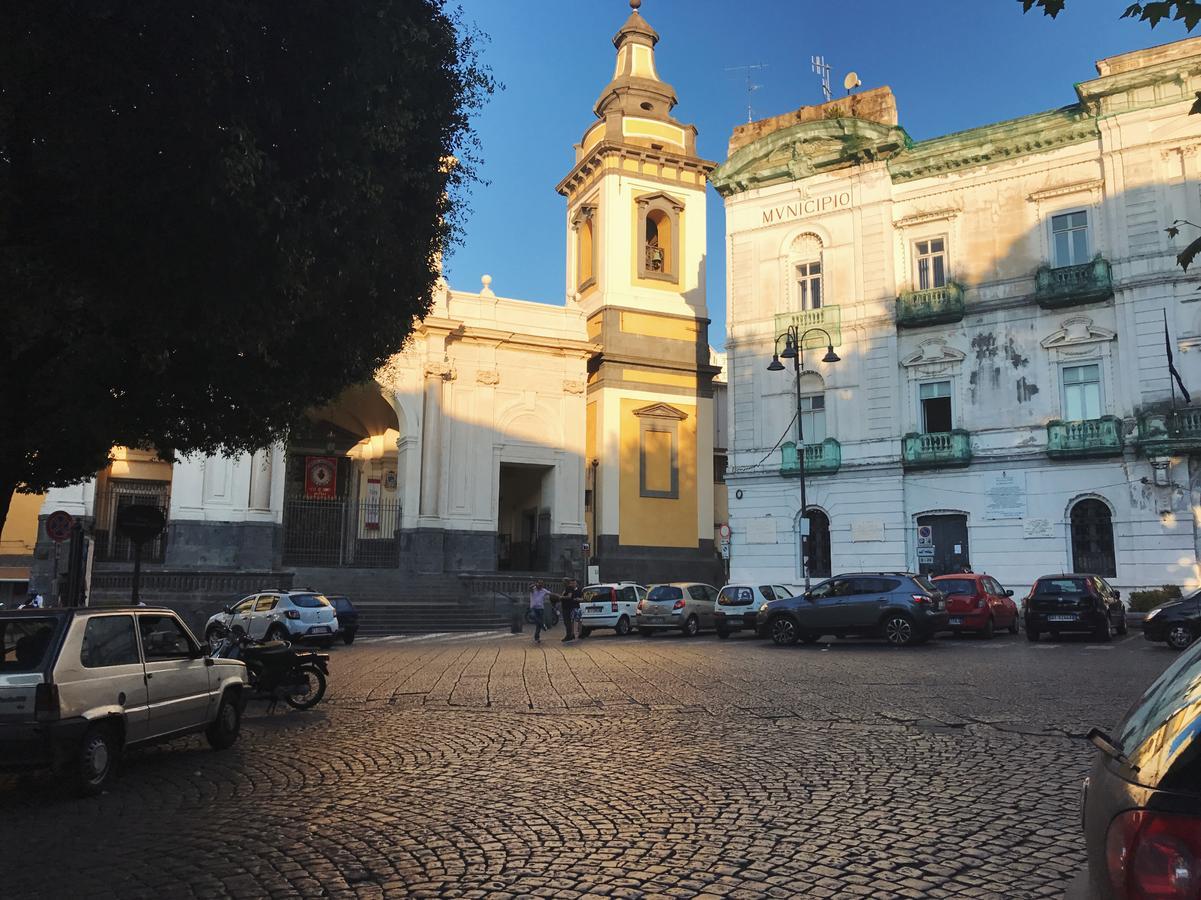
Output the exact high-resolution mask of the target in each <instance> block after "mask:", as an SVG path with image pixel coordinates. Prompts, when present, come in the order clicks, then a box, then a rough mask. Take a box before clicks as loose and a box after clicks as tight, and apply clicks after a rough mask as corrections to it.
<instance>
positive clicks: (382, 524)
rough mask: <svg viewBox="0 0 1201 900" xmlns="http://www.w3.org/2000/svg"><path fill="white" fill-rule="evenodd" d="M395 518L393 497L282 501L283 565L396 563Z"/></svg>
mask: <svg viewBox="0 0 1201 900" xmlns="http://www.w3.org/2000/svg"><path fill="white" fill-rule="evenodd" d="M400 519H401V506H400V503H399V502H396V501H382V500H381V501H370V500H367V501H359V502H352V501H350V500H300V499H293V500H285V501H284V545H283V562H284V565H289V566H354V567H357V568H376V569H382V568H391V567H394V566H398V565H399V564H400V551H399V544H398V539H397V535H398V533H399V531H400Z"/></svg>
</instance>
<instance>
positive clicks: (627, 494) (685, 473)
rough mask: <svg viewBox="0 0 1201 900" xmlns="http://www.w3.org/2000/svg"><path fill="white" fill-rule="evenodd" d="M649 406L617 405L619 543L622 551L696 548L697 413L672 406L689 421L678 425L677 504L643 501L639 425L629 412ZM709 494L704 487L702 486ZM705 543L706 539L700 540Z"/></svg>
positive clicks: (627, 402) (637, 402)
mask: <svg viewBox="0 0 1201 900" xmlns="http://www.w3.org/2000/svg"><path fill="white" fill-rule="evenodd" d="M648 405H650V404H648V403H647V401H645V400H622V401H621V489H620V492H619V498H620V503H621V516H620V531H619V539H620V541H621V543H622V544H623V545H625V546H640V547H693V548H694V547H696V545H697V541H698V539H699V538H698V535H697V529H696V517H697V483H696V407H695V406H693V405H689V404H683V403H676V402H674V400H673V401H672V402H671V406H673V407H674V408H675V409H678V410H679V411H680V412H682V413H686V414H687V415H688V418H687V419H683V420H681V421H680V423H679V446H678V449H677V461H678V465H679V488H680V491H679V493H680V496H679V499H677V500H667V499H662V498H658V497H643V496H641V490H640V486H639V460H640V447H639V439H640V434H641V425H640V420H639V418H638V417H637V416H636V415H634V411H635V410H638V409H642V408H643V407H645V406H648ZM705 489H706V490H710V489H711V487H710V486H709V485H706V486H705ZM704 537H705V539H706V540H708V539H709V537H710V536H709V535H707V534H706V535H705V536H704Z"/></svg>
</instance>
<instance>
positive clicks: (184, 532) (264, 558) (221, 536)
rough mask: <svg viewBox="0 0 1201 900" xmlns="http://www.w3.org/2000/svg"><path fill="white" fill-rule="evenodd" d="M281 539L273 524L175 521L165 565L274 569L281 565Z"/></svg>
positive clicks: (168, 530)
mask: <svg viewBox="0 0 1201 900" xmlns="http://www.w3.org/2000/svg"><path fill="white" fill-rule="evenodd" d="M282 536H283V531H282V529H281V527H280V526H279V525H276V524H275V523H273V522H195V521H188V520H184V521H173V522H169V523H168V524H167V558H166V565H167V566H168V567H180V566H187V567H191V566H204V567H217V566H220V567H223V568H231V569H271V568H274V567H276V566H278V565H279V557H280V544H281V541H282Z"/></svg>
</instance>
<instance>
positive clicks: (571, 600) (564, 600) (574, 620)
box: [559, 578, 584, 644]
mask: <svg viewBox="0 0 1201 900" xmlns="http://www.w3.org/2000/svg"><path fill="white" fill-rule="evenodd" d="M583 599H584V592H583V591H581V590H580V585H579V582H578V581H576V580H575V579H574V578H570V579H568V581H567V584H566V585H565V586H564V588H563V593H562V594H561V595H559V612H560V614H561V615H562V616H563V643H565V644H566V643H568V642H569V641H574V640H575V638H576V634H577V633H578V631H579V627H580V625H579V622H580V602H581V601H582V600H583Z"/></svg>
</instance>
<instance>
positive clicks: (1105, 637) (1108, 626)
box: [1093, 613, 1113, 643]
mask: <svg viewBox="0 0 1201 900" xmlns="http://www.w3.org/2000/svg"><path fill="white" fill-rule="evenodd" d="M1093 637H1095V638H1096V639H1097V640H1099V641H1101V642H1102V643H1109V642H1110V641H1112V640H1113V622H1112V621H1110V618H1109V613H1106V614H1105V615H1104V616H1102V617H1101V624H1100V625H1098V626H1097V630H1096V632H1094V634H1093Z"/></svg>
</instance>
